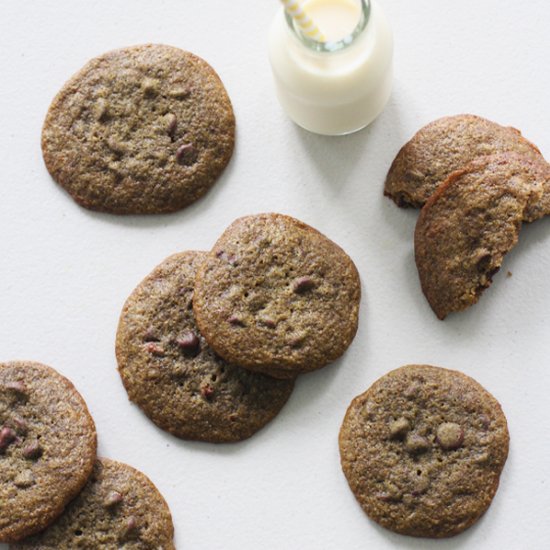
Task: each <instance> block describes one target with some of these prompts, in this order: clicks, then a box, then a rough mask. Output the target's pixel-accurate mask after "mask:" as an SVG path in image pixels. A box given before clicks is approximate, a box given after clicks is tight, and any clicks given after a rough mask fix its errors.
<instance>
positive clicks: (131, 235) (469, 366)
mask: <svg viewBox="0 0 550 550" xmlns="http://www.w3.org/2000/svg"><path fill="white" fill-rule="evenodd" d="M382 4H383V6H384V8H385V10H386V12H387V14H388V16H389V18H390V20H391V22H392V25H393V27H394V32H395V39H396V51H395V73H396V81H395V89H394V92H393V96H392V98H391V100H390V103H389V105H388V107H387V108H386V110H385V111H384V113H383V114H382V116H381V117H380V118H379V119H378V120H377V121H376V122H375V123H374V124H373V125H372V126H371V127H370V128H368V129H367V130H366V131H363V132H360V133H358V134H356V135H353V136H349V137H344V138H326V137H320V136H315V135H311V134H308V133H307V132H305V131H302V130H300V129H299V128H297V127H296V126H294V125H293V124H292V123H291V122H289V121H288V120H287V119H286V118H285V115H284V114H283V112H282V111H281V109H280V107H279V106H278V104H277V102H276V100H275V96H274V90H273V86H272V82H271V74H270V68H269V65H268V61H267V57H266V38H267V29H268V26H269V24H270V21H271V19H272V17H273V15H274V13H275V11H276V10H277V9H278V6H277V2H276V0H271V1H252V0H248V1H246V0H232V1H231V2H229V1H227V0H201V1H195V2H191V1H189V0H179V1H176V0H174V1H168V0H154V1H153V0H149V1H146V0H132V1H129V0H124V1H123V0H109V1H104V2H90V1H81V0H58V1H56V2H53V1H41V2H38V1H32V2H31V1H30V0H27V1H23V0H1V2H0V74H1V84H0V223H1V237H0V262H1V263H0V289H1V290H0V360H10V359H33V360H38V361H41V362H44V363H46V364H49V365H51V366H53V367H55V368H56V369H58V370H59V371H60V372H62V373H63V374H65V375H66V376H68V377H69V378H70V379H71V380H72V381H73V382H74V383H75V384H76V386H77V388H78V389H79V390H80V391H81V393H82V394H83V396H84V398H85V399H86V401H87V403H88V405H89V407H90V410H91V412H92V414H93V416H94V418H95V421H96V423H97V429H98V434H99V451H100V453H101V454H102V455H104V456H109V457H111V458H114V459H118V460H121V461H124V462H128V463H129V464H132V465H133V466H135V467H137V468H139V469H141V470H142V471H143V472H145V473H146V474H147V475H148V476H149V477H150V478H151V479H152V480H153V481H154V482H155V483H156V485H157V486H158V487H159V489H160V490H161V492H162V493H163V495H164V496H165V497H166V499H167V501H168V503H169V505H170V508H171V510H172V514H173V517H174V523H175V526H176V543H177V547H178V548H179V549H185V550H198V549H201V550H202V549H205V550H217V549H223V550H248V549H251V550H252V549H257V548H262V549H263V550H275V549H276V550H286V549H289V550H295V549H299V550H324V549H331V550H332V549H336V550H353V549H366V548H369V549H386V548H398V549H420V548H422V549H424V548H427V549H432V548H434V549H435V548H438V549H446V550H447V549H459V548H460V549H461V548H476V549H478V548H479V549H501V548H506V549H512V550H515V549H530V550H538V549H545V548H549V547H550V542H549V540H550V521H549V519H548V511H549V510H550V490H549V489H550V488H549V485H550V480H549V478H550V446H549V436H548V434H549V433H550V407H549V405H548V394H549V392H550V368H549V365H548V363H549V360H548V357H549V355H550V338H549V331H550V319H549V317H548V311H549V310H550V280H549V277H548V272H549V271H550V220H549V219H545V220H541V221H538V222H536V223H535V224H533V225H532V226H530V227H526V228H524V230H523V232H522V234H521V238H520V244H519V246H518V247H517V248H516V249H515V250H514V251H513V252H512V253H511V254H510V255H509V256H508V257H507V258H506V260H505V264H504V266H503V270H502V271H501V273H500V274H498V275H497V276H496V277H495V282H494V285H493V287H492V288H491V289H489V290H488V291H487V292H486V293H485V294H484V296H483V297H482V299H481V302H480V303H479V304H478V305H476V306H474V307H472V308H471V309H469V310H468V311H466V312H464V313H461V314H456V315H451V316H450V317H449V318H448V319H447V320H446V321H444V322H441V321H438V320H437V319H436V317H435V315H434V314H433V313H432V311H431V310H430V308H429V306H428V304H427V302H426V301H425V299H424V297H423V295H422V294H421V291H420V287H419V283H418V279H417V274H416V269H415V266H414V261H413V246H412V233H413V230H414V224H415V220H416V216H417V213H416V212H415V211H404V210H400V209H398V208H397V207H395V205H394V204H393V203H392V202H390V201H389V200H388V199H386V198H384V197H383V196H382V187H383V181H384V177H385V174H386V171H387V169H388V167H389V165H390V163H391V161H392V159H393V157H394V155H395V154H396V152H397V150H398V149H399V147H400V146H401V145H402V144H403V143H404V142H405V141H406V140H407V139H408V138H409V137H410V136H411V135H412V134H413V133H414V132H415V131H416V130H417V129H418V128H420V126H422V125H424V124H425V123H427V122H429V121H431V120H432V119H435V118H437V117H439V116H443V115H448V114H456V113H460V112H471V113H476V114H479V115H482V116H486V117H488V118H490V119H493V120H495V121H498V122H500V123H503V124H511V125H514V126H516V127H518V128H520V129H521V130H522V131H523V133H524V135H526V136H527V137H528V138H530V139H531V140H532V141H534V142H535V143H536V144H538V146H539V147H540V149H541V150H542V151H543V153H545V154H546V155H547V156H550V134H549V133H548V128H549V127H550V109H549V98H550V71H549V62H548V59H549V58H550V38H549V36H550V35H549V31H548V29H549V27H550V4H549V3H548V2H547V1H546V0H530V1H529V2H517V1H512V0H484V1H483V2H480V1H479V0H463V1H461V2H456V1H454V2H451V1H449V0H438V1H434V0H421V1H416V2H412V1H411V0H395V1H393V2H392V1H389V0H386V1H384V2H382ZM144 42H163V43H167V44H172V45H174V46H179V47H182V48H184V49H188V50H191V51H193V52H195V53H197V54H199V55H200V56H202V57H204V58H205V59H206V60H208V61H209V62H210V63H211V64H212V65H213V66H214V68H215V69H216V70H217V71H218V73H219V74H220V76H221V77H222V79H223V81H224V83H225V85H226V87H227V89H228V91H229V94H230V96H231V98H232V101H233V104H234V108H235V113H236V117H237V121H238V136H237V138H238V139H237V146H236V150H235V155H234V158H233V160H232V161H231V164H230V166H229V167H228V169H227V170H226V172H225V174H224V176H223V178H222V179H221V181H220V182H219V183H218V184H217V185H216V186H215V188H213V189H212V191H211V192H210V193H209V194H208V195H207V196H206V197H205V198H203V199H202V200H200V201H199V202H198V203H196V204H195V205H193V206H192V207H190V208H188V209H186V210H184V211H181V212H179V213H177V214H174V215H169V216H157V217H145V218H144V217H115V216H110V215H104V214H97V213H91V212H89V211H86V210H84V209H82V208H80V207H78V206H77V205H76V204H75V203H73V201H72V200H71V199H70V198H69V197H68V195H66V194H65V192H64V191H62V190H61V189H60V188H59V187H58V186H57V185H56V184H54V183H53V182H52V181H51V179H50V178H49V176H48V174H47V172H46V170H45V168H44V165H43V162H42V158H41V153H40V146H39V140H40V130H41V125H42V122H43V118H44V116H45V113H46V110H47V108H48V105H49V103H50V101H51V99H52V98H53V96H54V95H55V93H56V92H57V91H58V90H59V88H60V87H61V86H62V85H63V83H64V82H65V80H66V79H67V78H68V77H69V76H71V75H72V74H73V73H74V72H75V71H77V70H78V69H79V68H80V67H81V66H82V65H83V64H84V63H85V62H86V61H88V59H90V58H92V57H94V56H96V55H98V54H100V53H103V52H104V51H106V50H109V49H112V48H115V47H121V46H126V45H130V44H137V43H144ZM261 211H281V212H284V213H288V214H290V215H293V216H296V217H298V218H300V219H302V220H304V221H305V222H307V223H310V224H311V225H313V226H315V227H316V228H318V229H319V230H321V231H322V232H323V233H325V234H326V235H328V236H329V237H331V238H332V239H333V240H335V241H336V242H337V243H339V244H340V245H341V246H343V247H344V248H345V249H346V251H347V252H348V253H349V254H350V255H351V257H352V258H353V259H354V260H355V262H356V264H357V266H358V268H359V272H360V274H361V278H362V284H363V301H362V304H361V306H362V309H361V319H360V327H359V332H358V334H357V337H356V339H355V341H354V343H353V344H352V346H351V348H350V350H349V351H348V353H347V354H346V355H345V357H344V358H343V359H342V360H340V361H338V362H337V363H336V364H334V365H332V366H330V367H328V368H326V369H324V370H322V371H318V372H316V373H314V374H310V375H307V376H304V377H302V378H301V379H299V380H298V383H297V386H296V390H295V392H294V394H293V395H292V397H291V399H290V401H289V403H288V405H287V406H286V407H285V408H284V409H283V411H282V412H281V414H280V415H279V417H278V418H276V419H275V420H274V421H273V422H272V423H271V424H270V425H269V426H267V427H266V428H265V429H264V430H262V431H261V432H259V433H258V434H256V435H255V436H254V437H252V438H251V439H250V440H248V441H246V442H244V443H240V444H233V445H219V446H216V445H211V444H202V443H190V442H185V441H179V440H177V439H175V438H173V437H171V436H169V435H167V434H165V433H163V432H162V431H160V430H158V429H157V428H156V427H154V425H153V424H152V423H150V422H149V421H148V420H147V419H146V417H145V416H144V415H142V414H141V412H140V411H139V409H138V408H137V407H135V406H132V405H130V403H129V402H128V401H127V397H126V393H125V391H124V389H123V387H122V384H121V383H120V380H119V377H118V374H117V372H116V362H115V357H114V337H115V330H116V325H117V321H118V315H119V312H120V309H121V307H122V305H123V303H124V300H125V299H126V297H127V296H128V294H129V293H130V292H131V290H132V289H133V288H134V286H135V285H136V284H137V283H138V282H139V281H140V280H141V279H142V278H143V277H144V276H145V275H147V273H148V272H149V271H150V270H151V269H152V268H153V267H154V266H155V265H156V264H157V263H159V262H160V261H161V260H162V259H163V258H165V257H166V256H167V255H169V254H171V253H173V252H176V251H181V250H185V249H208V248H210V247H211V246H212V245H213V243H214V241H215V239H216V238H217V236H218V235H219V234H220V233H221V232H222V230H223V229H224V228H225V227H226V226H227V225H228V224H229V223H230V222H231V221H232V220H233V219H234V218H236V217H237V216H240V215H244V214H249V213H255V212H261ZM507 270H510V271H511V272H512V273H513V276H512V277H510V278H507V277H506V276H505V274H506V271H507ZM414 362H425V363H431V364H435V365H439V366H444V367H449V368H455V369H459V370H462V371H464V372H465V373H467V374H469V375H471V376H473V377H475V378H476V379H477V380H478V381H479V382H480V383H482V384H483V385H484V386H485V387H486V388H487V389H488V390H489V391H491V392H492V393H493V394H494V395H495V396H496V397H497V398H498V399H499V400H500V401H501V403H502V405H503V408H504V410H505V412H506V414H507V417H508V421H509V427H510V433H511V449H510V456H509V459H508V463H507V464H506V467H505V470H504V473H503V476H502V478H501V487H500V489H499V491H498V493H497V495H496V498H495V500H494V502H493V504H492V506H491V508H490V509H489V511H488V512H487V514H486V515H485V517H484V518H483V519H482V520H481V521H480V522H479V523H478V524H477V525H476V526H474V527H473V528H471V529H469V530H468V531H467V532H466V533H464V534H462V535H460V536H458V537H456V538H454V539H451V540H447V541H426V540H415V539H411V538H407V537H402V536H399V535H395V534H392V533H390V532H388V531H386V530H384V529H382V528H380V527H378V526H376V525H375V524H374V523H373V522H371V521H370V520H369V519H368V518H367V517H366V516H365V515H364V514H363V512H362V511H361V509H360V508H359V506H358V505H357V504H356V502H355V500H354V497H353V495H352V494H351V492H350V491H349V489H348V486H347V484H346V481H345V479H344V476H343V474H342V473H341V470H340V466H339V454H338V446H337V435H338V430H339V426H340V423H341V421H342V418H343V415H344V412H345V410H346V407H347V405H348V404H349V402H350V400H351V399H352V398H353V397H354V396H355V395H357V394H359V393H361V392H363V391H364V390H365V389H366V388H367V387H368V386H369V385H370V384H371V383H372V382H373V381H374V380H376V379H377V378H378V377H379V376H381V375H382V374H384V373H386V372H387V371H389V370H390V369H393V368H395V367H398V366H400V365H403V364H406V363H414ZM0 548H1V549H2V550H4V548H5V546H2V545H0Z"/></svg>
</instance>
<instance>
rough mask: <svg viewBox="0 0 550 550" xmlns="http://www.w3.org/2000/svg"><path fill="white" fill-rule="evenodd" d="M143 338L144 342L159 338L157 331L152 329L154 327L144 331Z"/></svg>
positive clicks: (154, 340) (156, 340)
mask: <svg viewBox="0 0 550 550" xmlns="http://www.w3.org/2000/svg"><path fill="white" fill-rule="evenodd" d="M143 340H144V341H145V342H158V341H159V340H160V338H159V337H158V334H157V331H156V330H155V329H154V327H149V328H148V329H147V330H146V331H145V335H144V336H143Z"/></svg>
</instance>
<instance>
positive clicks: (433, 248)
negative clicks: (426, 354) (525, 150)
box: [414, 153, 550, 319]
mask: <svg viewBox="0 0 550 550" xmlns="http://www.w3.org/2000/svg"><path fill="white" fill-rule="evenodd" d="M549 183H550V177H549V174H547V173H545V172H544V170H542V169H541V167H539V166H538V165H537V164H536V163H533V162H531V161H530V160H529V158H528V157H526V156H525V155H522V154H518V153H503V154H497V155H491V156H486V157H482V158H479V159H478V160H475V161H473V162H472V163H471V164H469V165H468V166H467V167H465V168H464V169H462V170H458V171H456V172H453V173H452V174H451V175H450V176H449V177H448V178H447V179H446V181H445V182H444V183H443V184H441V186H440V187H439V188H438V189H437V191H436V192H435V193H434V194H433V195H432V196H431V197H430V199H429V200H428V201H427V203H426V205H425V206H424V208H423V209H422V211H421V213H420V216H419V218H418V221H417V224H416V230H415V237H414V243H415V261H416V266H417V269H418V274H419V277H420V283H421V286H422V291H423V292H424V295H425V296H426V298H427V299H428V302H429V303H430V306H431V308H432V309H433V311H434V312H435V314H436V315H437V317H438V318H439V319H444V318H445V317H446V316H447V315H448V314H449V313H451V312H453V311H462V310H464V309H466V308H467V307H469V306H471V305H473V304H475V303H476V302H477V301H478V300H479V297H480V295H481V293H482V292H483V291H484V290H485V289H486V288H487V287H489V286H490V284H491V283H492V278H493V276H494V275H495V273H496V272H497V271H498V270H499V269H500V266H501V264H502V261H503V258H504V256H505V255H506V253H507V252H508V251H510V250H511V249H512V248H513V247H514V246H515V244H516V243H517V241H518V235H519V231H520V229H521V226H522V222H523V221H534V220H535V219H537V218H539V217H541V216H542V215H544V213H545V210H546V209H545V208H544V207H541V205H543V204H544V203H543V202H541V200H542V197H543V194H544V190H545V187H547V186H548V185H549Z"/></svg>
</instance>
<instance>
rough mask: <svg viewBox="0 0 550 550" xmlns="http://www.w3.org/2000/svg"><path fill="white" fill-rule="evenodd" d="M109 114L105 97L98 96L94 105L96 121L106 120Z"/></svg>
mask: <svg viewBox="0 0 550 550" xmlns="http://www.w3.org/2000/svg"><path fill="white" fill-rule="evenodd" d="M108 116H109V103H108V102H107V100H106V99H103V98H102V97H100V98H99V99H98V100H97V101H96V102H95V105H94V118H95V119H96V120H97V121H98V122H103V121H105V120H107V118H108Z"/></svg>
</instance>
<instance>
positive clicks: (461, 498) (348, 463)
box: [339, 365, 509, 538]
mask: <svg viewBox="0 0 550 550" xmlns="http://www.w3.org/2000/svg"><path fill="white" fill-rule="evenodd" d="M508 442H509V436H508V428H507V424H506V418H505V417H504V414H503V412H502V409H501V407H500V405H499V403H498V402H497V400H496V399H495V398H494V397H493V396H492V395H491V394H490V393H488V392H487V391H486V390H485V389H483V388H482V387H481V386H480V385H479V384H478V383H477V382H476V381H475V380H473V379H472V378H470V377H468V376H466V375H465V374H462V373H460V372H457V371H452V370H447V369H441V368H438V367H431V366H427V365H409V366H405V367H401V368H399V369H396V370H394V371H391V372H390V373H388V374H386V375H385V376H383V377H382V378H380V379H379V380H377V381H376V382H375V383H374V384H373V385H372V386H371V387H370V388H369V389H368V390H367V391H366V392H365V393H363V394H362V395H359V396H358V397H356V398H355V399H354V400H353V401H352V402H351V405H350V406H349V408H348V411H347V413H346V416H345V418H344V422H343V424H342V428H341V430H340V438H339V443H340V456H341V462H342V468H343V470H344V474H345V476H346V478H347V480H348V483H349V485H350V488H351V490H352V492H353V493H354V495H355V497H356V498H357V500H358V502H359V504H360V505H361V507H362V508H363V510H364V511H365V512H366V513H367V515H368V516H369V517H370V518H371V519H373V520H374V521H376V522H377V523H379V524H380V525H382V526H383V527H385V528H387V529H390V530H391V531H395V532H396V533H401V534H403V535H411V536H415V537H433V538H439V537H450V536H453V535H456V534H458V533H460V532H462V531H464V530H465V529H467V528H468V527H469V526H471V525H472V524H473V523H475V522H476V521H477V520H478V519H479V518H480V516H481V515H482V514H483V513H484V512H485V511H486V510H487V508H488V507H489V505H490V504H491V501H492V499H493V497H494V495H495V492H496V490H497V487H498V483H499V477H500V473H501V471H502V468H503V467H504V463H505V462H506V458H507V456H508Z"/></svg>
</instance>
